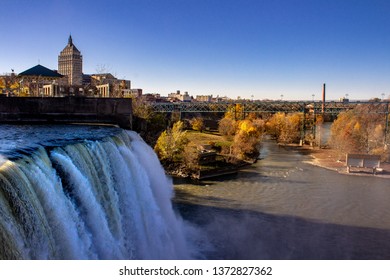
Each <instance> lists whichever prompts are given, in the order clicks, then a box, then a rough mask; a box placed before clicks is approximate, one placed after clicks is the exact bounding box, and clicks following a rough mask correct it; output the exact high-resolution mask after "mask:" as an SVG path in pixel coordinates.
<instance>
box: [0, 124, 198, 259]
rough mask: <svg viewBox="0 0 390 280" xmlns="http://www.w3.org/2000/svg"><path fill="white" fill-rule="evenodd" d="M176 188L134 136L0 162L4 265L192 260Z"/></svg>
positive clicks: (0, 238) (42, 150)
mask: <svg viewBox="0 0 390 280" xmlns="http://www.w3.org/2000/svg"><path fill="white" fill-rule="evenodd" d="M172 195H173V189H172V183H171V181H170V180H169V179H168V178H167V177H166V175H165V174H164V170H163V169H162V167H161V165H160V163H159V161H158V159H157V157H156V155H155V153H154V152H153V150H152V149H151V148H150V147H149V146H148V145H146V144H145V143H144V142H143V140H142V139H141V138H140V137H139V136H138V135H137V134H135V133H133V132H126V131H123V132H121V133H120V134H119V135H117V136H114V137H107V138H106V139H104V140H99V141H84V142H82V143H77V144H71V145H67V146H63V147H56V148H52V149H51V150H50V151H46V150H45V148H44V147H40V148H39V149H37V150H36V151H35V152H34V153H33V154H32V155H29V156H24V157H22V158H20V159H18V160H16V161H9V160H8V161H6V160H1V161H0V217H1V219H0V244H2V247H3V250H0V259H14V258H17V259H188V258H192V257H193V256H192V255H191V254H190V253H189V248H188V245H187V240H186V239H185V236H186V233H185V232H184V226H183V222H182V220H181V219H180V217H178V216H176V214H175V212H174V211H173V209H172V203H171V198H172Z"/></svg>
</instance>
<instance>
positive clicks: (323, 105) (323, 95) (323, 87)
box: [322, 83, 325, 113]
mask: <svg viewBox="0 0 390 280" xmlns="http://www.w3.org/2000/svg"><path fill="white" fill-rule="evenodd" d="M324 112H325V83H324V84H323V85H322V113H324Z"/></svg>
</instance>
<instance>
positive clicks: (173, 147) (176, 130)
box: [154, 121, 188, 162]
mask: <svg viewBox="0 0 390 280" xmlns="http://www.w3.org/2000/svg"><path fill="white" fill-rule="evenodd" d="M187 143H188V139H187V136H186V132H185V131H184V130H183V122H181V121H178V122H176V123H175V124H174V125H173V127H172V128H168V129H167V130H165V131H164V132H163V133H161V135H160V137H159V138H158V139H157V143H156V145H155V147H154V150H155V151H156V153H157V155H158V156H159V158H160V159H161V160H166V161H168V162H174V161H178V160H180V159H181V158H182V152H183V150H184V147H185V145H186V144H187Z"/></svg>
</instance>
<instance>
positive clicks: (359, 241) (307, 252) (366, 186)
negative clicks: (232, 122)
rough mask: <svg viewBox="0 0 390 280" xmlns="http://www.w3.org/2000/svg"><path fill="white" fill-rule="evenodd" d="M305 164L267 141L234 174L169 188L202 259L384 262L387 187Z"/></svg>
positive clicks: (389, 220) (388, 228) (388, 248)
mask: <svg viewBox="0 0 390 280" xmlns="http://www.w3.org/2000/svg"><path fill="white" fill-rule="evenodd" d="M309 160H310V157H309V156H308V155H305V154H301V153H300V152H299V151H296V150H294V149H291V148H282V147H279V146H277V145H276V144H275V143H274V142H272V141H271V140H267V141H265V142H264V143H263V148H262V151H261V160H259V161H258V162H257V163H256V164H254V165H252V166H250V167H249V168H247V169H244V170H242V172H239V173H238V174H237V175H232V176H230V177H224V178H221V179H215V180H206V181H202V182H201V183H199V184H193V183H191V182H185V181H177V182H175V198H174V202H175V207H176V208H177V209H178V211H179V212H180V213H181V215H182V216H183V218H184V219H185V220H188V221H190V222H192V223H193V224H195V225H197V226H198V227H199V228H200V229H201V230H202V233H203V235H204V239H201V240H199V241H198V243H199V244H200V245H199V246H200V247H202V249H201V250H203V253H204V255H205V258H208V259H389V258H390V242H389V240H390V206H389V205H390V182H389V180H388V179H385V178H378V177H374V176H367V177H362V176H351V175H345V174H339V173H337V172H334V171H331V170H327V169H324V168H321V167H317V166H313V165H311V164H309V163H307V161H309ZM206 240H207V241H206Z"/></svg>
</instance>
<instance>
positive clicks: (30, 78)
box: [17, 64, 63, 97]
mask: <svg viewBox="0 0 390 280" xmlns="http://www.w3.org/2000/svg"><path fill="white" fill-rule="evenodd" d="M17 78H18V80H19V83H20V84H19V95H21V94H22V91H24V88H26V89H27V91H26V93H27V95H28V96H41V97H53V96H60V87H59V83H58V81H59V80H61V79H62V78H63V76H62V75H61V74H59V73H58V72H57V71H53V70H50V69H49V68H46V67H45V66H42V65H40V64H38V65H36V66H34V67H31V68H30V69H27V70H26V71H23V72H22V73H19V75H18V76H17Z"/></svg>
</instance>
